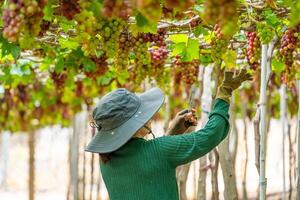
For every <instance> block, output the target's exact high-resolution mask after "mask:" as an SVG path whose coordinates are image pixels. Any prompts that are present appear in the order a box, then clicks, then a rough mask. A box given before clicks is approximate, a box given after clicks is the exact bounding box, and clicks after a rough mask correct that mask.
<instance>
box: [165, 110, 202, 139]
mask: <svg viewBox="0 0 300 200" xmlns="http://www.w3.org/2000/svg"><path fill="white" fill-rule="evenodd" d="M195 112H196V111H195V109H192V110H188V109H185V110H182V111H180V112H178V113H177V115H176V117H175V119H174V120H173V121H172V122H171V125H170V127H169V129H168V131H167V133H166V134H167V135H178V134H182V133H184V132H185V131H186V130H187V129H188V128H189V127H191V126H196V125H197V117H196V115H195Z"/></svg>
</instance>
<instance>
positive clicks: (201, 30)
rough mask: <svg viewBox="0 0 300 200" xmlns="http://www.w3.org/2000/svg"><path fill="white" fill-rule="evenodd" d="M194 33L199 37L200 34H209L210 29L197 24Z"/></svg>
mask: <svg viewBox="0 0 300 200" xmlns="http://www.w3.org/2000/svg"><path fill="white" fill-rule="evenodd" d="M193 33H194V35H195V36H196V37H199V36H200V35H208V34H209V32H208V30H207V29H206V28H204V27H202V26H197V27H196V29H195V30H194V31H193Z"/></svg>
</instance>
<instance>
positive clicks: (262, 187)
mask: <svg viewBox="0 0 300 200" xmlns="http://www.w3.org/2000/svg"><path fill="white" fill-rule="evenodd" d="M267 52H268V45H267V44H263V45H262V60H261V61H262V62H261V83H260V97H259V106H260V116H261V120H260V124H259V130H260V137H261V139H260V168H259V171H260V173H259V200H265V199H266V186H267V179H266V175H265V164H266V162H265V159H266V132H267V129H266V120H267V119H266V109H267V107H266V99H267V95H266V88H267Z"/></svg>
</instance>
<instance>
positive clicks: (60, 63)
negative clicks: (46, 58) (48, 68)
mask: <svg viewBox="0 0 300 200" xmlns="http://www.w3.org/2000/svg"><path fill="white" fill-rule="evenodd" d="M64 66H65V60H64V58H63V57H58V59H57V62H56V64H55V69H54V70H55V71H56V72H62V71H63V69H64Z"/></svg>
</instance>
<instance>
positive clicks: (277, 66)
mask: <svg viewBox="0 0 300 200" xmlns="http://www.w3.org/2000/svg"><path fill="white" fill-rule="evenodd" d="M272 70H273V71H274V72H275V73H276V74H280V73H281V72H282V71H283V70H284V63H283V62H280V61H279V60H277V59H272Z"/></svg>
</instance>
